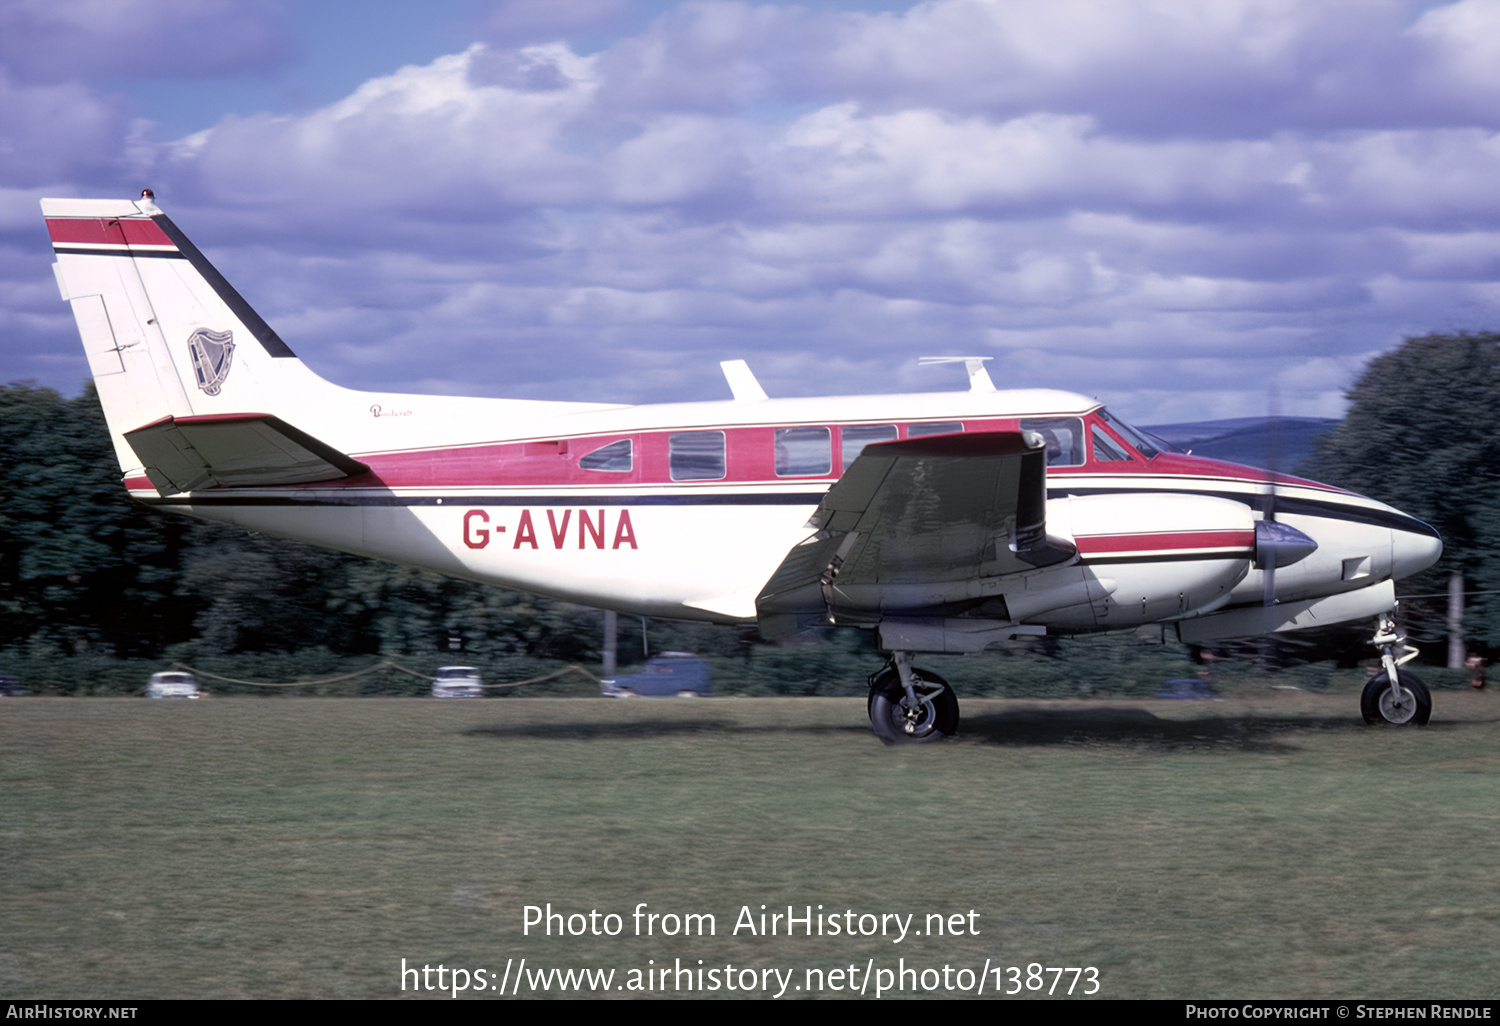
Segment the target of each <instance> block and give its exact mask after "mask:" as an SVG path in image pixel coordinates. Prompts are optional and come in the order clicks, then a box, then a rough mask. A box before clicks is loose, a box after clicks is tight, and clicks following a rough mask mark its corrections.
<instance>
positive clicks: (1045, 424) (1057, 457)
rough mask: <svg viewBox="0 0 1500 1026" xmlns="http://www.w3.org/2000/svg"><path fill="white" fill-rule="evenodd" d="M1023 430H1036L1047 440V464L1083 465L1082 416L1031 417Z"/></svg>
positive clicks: (1054, 465) (1052, 465) (1024, 423)
mask: <svg viewBox="0 0 1500 1026" xmlns="http://www.w3.org/2000/svg"><path fill="white" fill-rule="evenodd" d="M1021 430H1022V431H1035V432H1036V433H1037V434H1039V435H1041V436H1042V438H1044V439H1045V440H1046V442H1047V466H1049V467H1081V466H1083V452H1084V450H1083V419H1082V418H1081V417H1029V418H1027V419H1025V420H1022V421H1021Z"/></svg>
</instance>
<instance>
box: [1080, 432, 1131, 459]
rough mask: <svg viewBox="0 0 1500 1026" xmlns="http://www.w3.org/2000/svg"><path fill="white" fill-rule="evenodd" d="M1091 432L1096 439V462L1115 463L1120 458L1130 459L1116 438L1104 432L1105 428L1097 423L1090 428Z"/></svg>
mask: <svg viewBox="0 0 1500 1026" xmlns="http://www.w3.org/2000/svg"><path fill="white" fill-rule="evenodd" d="M1089 434H1090V435H1092V436H1093V439H1094V462H1096V463H1114V462H1118V461H1119V460H1128V459H1130V457H1129V456H1127V455H1126V454H1125V450H1124V449H1121V448H1120V447H1119V446H1118V445H1117V444H1115V442H1114V440H1113V439H1111V438H1110V437H1109V436H1108V435H1106V434H1105V433H1104V429H1103V428H1101V427H1100V426H1099V425H1098V424H1095V425H1094V426H1093V427H1092V428H1090V429H1089Z"/></svg>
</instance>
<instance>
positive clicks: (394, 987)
mask: <svg viewBox="0 0 1500 1026" xmlns="http://www.w3.org/2000/svg"><path fill="white" fill-rule="evenodd" d="M1497 702H1500V699H1497V697H1496V696H1495V695H1491V694H1486V693H1477V694H1469V693H1462V692H1452V691H1449V692H1440V693H1438V694H1437V695H1436V703H1435V704H1436V712H1435V715H1434V721H1433V723H1432V724H1431V725H1430V726H1429V727H1428V728H1426V729H1422V730H1397V729H1376V728H1367V727H1365V726H1364V725H1363V724H1362V723H1360V722H1359V719H1358V711H1357V704H1358V703H1357V696H1356V695H1353V694H1342V695H1312V694H1306V693H1300V692H1294V691H1272V690H1270V689H1268V688H1245V689H1241V690H1240V693H1239V695H1238V696H1237V697H1231V698H1230V699H1228V700H1225V701H1222V702H1212V703H1205V702H1182V703H1172V702H1161V701H1139V702H1092V701H1090V702H1085V701H1057V702H1028V701H1012V700H984V701H979V700H975V701H966V702H964V716H965V719H964V729H963V735H962V737H960V738H959V739H956V740H955V741H953V742H950V743H947V744H943V745H937V746H930V747H912V748H902V749H886V748H884V747H882V746H881V745H880V744H879V743H878V742H877V741H875V740H874V738H873V737H872V736H871V735H870V734H869V731H868V728H867V724H866V722H865V716H864V702H863V701H862V700H859V699H731V698H723V699H708V700H696V701H695V700H661V701H646V700H640V701H634V702H610V701H605V700H600V699H517V700H508V701H469V702H438V701H432V700H424V699H311V698H309V699H254V698H236V699H224V698H213V699H208V700H205V701H201V702H147V701H143V700H139V699H108V698H96V699H79V698H71V699H69V698H55V699H54V698H23V699H16V700H10V699H7V700H4V701H0V997H4V998H78V997H92V998H106V997H115V998H173V997H361V998H362V997H392V996H399V995H400V994H401V993H402V991H401V985H402V979H401V976H400V973H399V968H400V964H401V959H402V958H405V959H406V960H407V964H408V966H413V965H416V966H420V965H424V964H425V965H430V966H432V967H434V968H435V967H436V966H437V965H438V964H439V963H442V964H443V965H444V966H445V967H448V968H450V969H451V968H453V967H463V968H466V969H468V970H476V969H484V970H486V971H487V972H492V973H494V974H495V975H496V976H497V977H498V976H499V974H500V973H501V971H502V970H503V969H504V968H505V964H506V960H507V959H511V960H513V961H516V962H518V961H519V959H520V958H522V957H525V958H526V959H527V960H528V965H529V966H531V967H533V968H544V967H558V968H571V967H601V968H615V969H616V970H617V971H618V973H619V974H620V975H619V976H617V978H616V980H617V983H623V982H624V981H625V979H627V977H626V976H625V974H626V973H627V972H628V971H629V970H631V969H646V968H649V967H651V966H656V967H659V966H661V965H662V964H663V961H664V960H665V963H666V964H667V965H669V966H671V965H674V964H675V960H681V963H682V964H684V965H688V966H691V967H693V968H694V969H696V968H697V963H698V960H699V959H702V960H703V967H704V968H705V969H707V968H711V967H715V966H717V967H723V966H725V965H727V964H732V965H734V966H735V967H736V969H737V970H738V969H741V968H765V967H776V968H780V969H782V970H795V973H796V975H795V977H794V983H793V986H796V985H798V984H801V983H802V982H803V981H804V978H805V977H804V970H806V969H809V968H820V969H824V970H827V969H832V968H834V967H838V966H845V967H847V966H849V965H850V964H854V965H856V966H857V967H858V969H860V970H861V971H863V970H864V968H865V967H866V966H868V965H870V964H872V963H871V961H870V960H873V964H874V965H875V967H876V968H877V969H879V968H882V967H886V968H891V969H895V968H896V967H897V966H898V959H902V958H904V959H905V965H906V966H907V967H915V968H917V969H922V968H935V969H939V970H940V969H941V968H942V967H943V966H944V965H948V966H950V967H951V969H953V970H957V969H959V968H968V969H970V970H979V969H981V968H982V966H983V965H984V964H985V961H986V959H988V960H989V961H990V964H991V965H992V966H1010V965H1021V966H1025V965H1028V964H1029V963H1032V962H1039V963H1042V965H1043V966H1080V967H1081V966H1094V967H1096V968H1097V969H1098V978H1099V982H1100V985H1101V986H1100V996H1102V997H1113V998H1120V997H1157V998H1171V997H1181V998H1213V997H1222V998H1253V997H1281V998H1291V997H1300V998H1318V997H1338V998H1349V999H1360V998H1368V999H1375V998H1495V997H1496V996H1497V995H1500V976H1497V973H1496V970H1495V953H1496V952H1497V951H1500V842H1497V837H1500V800H1497V795H1500V787H1497V772H1500V704H1497ZM548 902H550V903H551V904H552V906H553V909H554V911H560V912H564V913H572V912H582V913H587V912H589V911H590V910H592V909H597V910H599V911H600V912H601V913H610V912H614V913H618V914H620V915H621V916H622V917H623V918H622V923H623V931H622V933H621V935H620V936H617V937H604V936H599V937H595V936H588V935H585V936H569V937H558V936H552V937H550V938H548V937H545V936H539V935H538V934H537V932H536V931H535V930H533V932H532V934H531V935H530V936H523V935H522V925H523V907H524V906H526V905H542V906H544V905H545V904H546V903H548ZM641 902H645V903H647V906H648V909H647V910H648V911H653V912H658V913H663V914H666V913H678V914H684V913H712V914H713V915H714V916H715V917H716V923H715V926H716V929H715V933H714V935H713V936H701V937H699V936H693V937H682V936H678V937H663V936H660V935H657V936H652V937H637V936H634V930H633V928H632V920H631V917H630V913H631V912H632V910H634V909H635V908H636V906H637V905H638V904H639V903H641ZM762 904H764V905H767V906H769V909H768V911H783V912H784V911H785V906H787V905H788V904H790V905H793V906H796V908H797V910H798V912H799V914H800V912H801V910H802V909H803V907H804V906H807V905H812V906H814V910H815V911H816V906H817V905H819V904H821V905H823V906H824V909H823V911H824V913H825V914H826V913H831V912H838V913H840V916H841V919H842V913H843V912H844V911H846V910H852V911H853V912H854V913H855V919H856V921H857V917H858V915H860V914H864V913H872V914H877V915H879V914H883V913H898V914H901V915H903V916H904V915H906V914H908V913H913V914H915V917H914V919H913V920H912V928H913V929H916V930H920V929H921V928H922V926H923V925H924V923H925V922H926V918H925V917H926V916H927V915H928V914H930V913H943V914H945V915H948V914H952V913H964V914H967V913H968V912H969V911H970V910H973V911H975V912H976V913H977V918H974V919H968V918H964V919H963V920H962V922H963V924H964V930H963V935H962V936H946V935H945V936H941V937H938V936H927V935H924V936H916V935H910V936H908V937H907V938H906V939H905V940H903V941H901V942H900V943H895V942H894V941H893V938H892V937H891V936H886V937H880V936H878V935H877V936H874V937H856V938H852V939H851V938H848V937H843V936H840V937H836V938H835V937H829V936H823V937H817V936H814V937H804V936H801V935H800V930H799V935H798V936H796V937H790V938H789V937H786V936H784V935H778V936H775V937H763V936H753V935H750V934H748V933H747V932H746V931H744V930H741V931H740V932H739V933H738V935H736V934H734V933H732V928H733V927H734V925H735V920H736V917H737V914H738V913H739V912H740V909H741V907H742V906H749V907H750V909H751V911H752V912H753V913H755V914H756V915H758V914H759V912H760V906H761V905H762ZM576 922H577V921H575V923H576ZM867 922H868V921H867ZM948 922H949V923H950V925H951V922H952V921H948ZM970 925H972V926H975V927H977V929H978V934H977V935H970V934H969V932H968V927H969V926H970ZM931 978H933V977H929V979H931ZM970 978H971V979H972V978H973V977H972V976H971V977H970ZM1049 979H1050V977H1049ZM429 982H434V980H433V978H432V977H429ZM1006 985H1007V986H1009V984H1006ZM1064 986H1066V981H1065V982H1064ZM414 987H415V981H414V980H412V979H411V978H410V977H409V978H408V989H407V991H406V993H407V994H408V995H410V994H411V993H412V991H413V989H414ZM772 990H773V991H774V990H775V987H774V986H773V987H772ZM940 992H941V991H939V993H940ZM521 993H522V995H523V996H524V995H525V994H527V993H528V988H523V989H522V991H521ZM617 993H619V994H620V996H626V995H627V994H628V992H617ZM718 993H719V994H721V995H724V994H726V993H727V992H726V991H722V990H721V991H719V992H718ZM797 993H798V992H794V991H791V990H789V991H788V996H796V994H797ZM870 994H871V996H873V986H872V988H871V991H870ZM469 996H470V997H472V996H473V995H472V994H471V995H469ZM734 996H740V995H739V994H738V993H736V995H734Z"/></svg>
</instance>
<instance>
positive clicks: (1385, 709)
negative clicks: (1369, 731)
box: [1359, 670, 1432, 727]
mask: <svg viewBox="0 0 1500 1026" xmlns="http://www.w3.org/2000/svg"><path fill="white" fill-rule="evenodd" d="M1396 682H1397V683H1398V684H1399V685H1400V686H1401V694H1400V695H1399V696H1397V695H1394V694H1392V693H1391V681H1390V678H1389V677H1387V676H1386V674H1385V671H1383V670H1382V671H1381V672H1380V673H1377V674H1375V676H1373V677H1371V678H1370V680H1369V682H1368V683H1366V684H1365V692H1364V694H1363V695H1361V696H1360V699H1359V711H1360V712H1362V713H1364V715H1365V722H1366V723H1389V724H1392V725H1393V726H1398V727H1399V726H1407V725H1410V726H1415V727H1420V726H1422V725H1423V724H1424V723H1426V722H1427V719H1428V717H1430V716H1431V715H1432V695H1431V694H1430V693H1429V692H1428V691H1427V685H1426V684H1423V683H1422V679H1421V678H1420V677H1418V676H1417V675H1416V674H1415V673H1412V672H1411V671H1410V670H1397V671H1396Z"/></svg>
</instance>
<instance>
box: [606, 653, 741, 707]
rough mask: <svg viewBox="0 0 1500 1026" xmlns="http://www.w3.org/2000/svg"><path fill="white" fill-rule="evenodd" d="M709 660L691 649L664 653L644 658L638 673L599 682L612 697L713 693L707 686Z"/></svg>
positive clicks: (695, 695)
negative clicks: (704, 659)
mask: <svg viewBox="0 0 1500 1026" xmlns="http://www.w3.org/2000/svg"><path fill="white" fill-rule="evenodd" d="M709 677H710V671H709V668H708V663H706V662H705V661H703V660H702V659H699V658H698V657H697V656H695V655H693V654H692V653H691V652H663V653H662V654H661V655H659V656H653V657H652V658H650V659H647V660H646V665H645V666H643V667H641V672H640V673H629V674H624V675H621V676H617V677H611V678H609V679H608V680H602V681H600V682H599V684H600V686H601V687H602V689H603V692H604V694H605V695H608V696H609V697H611V698H633V697H635V696H637V695H640V696H643V697H648V698H659V697H661V696H663V695H677V696H679V697H682V698H688V697H698V696H701V695H711V694H713V688H712V687H710V685H709Z"/></svg>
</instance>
